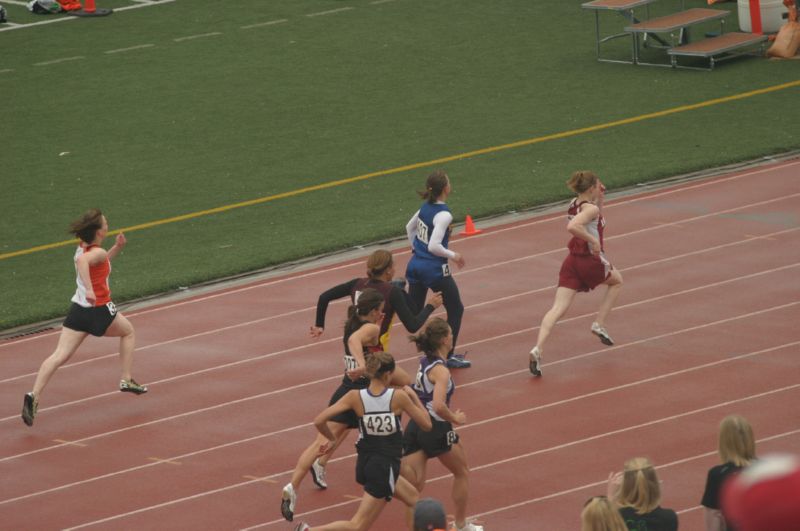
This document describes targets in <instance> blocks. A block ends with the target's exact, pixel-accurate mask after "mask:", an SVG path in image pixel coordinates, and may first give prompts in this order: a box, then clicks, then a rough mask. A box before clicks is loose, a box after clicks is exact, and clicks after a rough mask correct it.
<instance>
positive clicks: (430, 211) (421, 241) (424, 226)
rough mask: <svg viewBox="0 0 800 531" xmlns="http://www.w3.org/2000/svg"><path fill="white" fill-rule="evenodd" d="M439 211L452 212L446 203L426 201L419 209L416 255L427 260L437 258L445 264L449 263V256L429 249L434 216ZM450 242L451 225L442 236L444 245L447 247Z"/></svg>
mask: <svg viewBox="0 0 800 531" xmlns="http://www.w3.org/2000/svg"><path fill="white" fill-rule="evenodd" d="M439 212H450V209H449V208H447V205H446V204H445V203H434V204H430V203H428V202H425V203H423V204H422V206H421V207H420V209H419V215H418V216H417V217H418V218H419V219H418V220H417V235H416V236H415V237H414V255H415V256H418V257H419V258H425V259H426V260H435V261H437V262H441V263H443V264H445V263H447V258H444V257H441V256H436V255H435V254H432V253H431V252H430V251H429V250H428V242H429V241H430V237H431V235H432V234H433V218H434V217H436V214H438V213H439ZM449 243H450V227H448V228H447V231H446V232H445V234H444V238H442V245H443V246H444V248H445V249H447V248H448V244H449Z"/></svg>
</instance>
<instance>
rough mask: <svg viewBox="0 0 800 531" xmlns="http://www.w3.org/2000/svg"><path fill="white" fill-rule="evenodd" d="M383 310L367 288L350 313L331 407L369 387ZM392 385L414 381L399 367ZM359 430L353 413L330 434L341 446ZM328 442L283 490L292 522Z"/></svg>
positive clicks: (284, 509)
mask: <svg viewBox="0 0 800 531" xmlns="http://www.w3.org/2000/svg"><path fill="white" fill-rule="evenodd" d="M383 308H384V302H383V295H381V293H380V292H378V291H376V290H374V289H369V288H367V289H365V290H364V291H363V292H362V293H361V296H360V297H359V298H358V304H356V305H354V306H350V308H349V309H348V319H347V322H346V323H345V326H344V366H345V374H344V378H343V379H342V383H341V384H340V385H339V387H338V388H337V389H336V391H334V393H333V396H332V397H331V399H330V402H329V405H330V404H334V403H335V402H336V401H337V400H339V399H340V398H341V397H342V396H344V395H345V394H347V392H348V391H351V390H353V389H365V388H366V387H367V386H368V385H369V378H368V377H367V376H366V373H365V370H366V360H367V359H369V357H371V353H373V352H377V351H381V350H382V349H381V345H380V342H379V341H378V334H379V331H380V328H379V326H378V324H377V323H379V322H381V320H382V319H383ZM391 383H392V385H396V386H404V385H408V384H409V383H411V378H410V377H409V375H408V373H407V372H406V371H404V370H403V369H402V368H399V367H398V368H397V370H395V371H393V372H392V382H391ZM357 427H358V419H357V417H356V416H355V414H354V413H353V412H352V411H351V412H345V413H342V414H341V415H339V416H337V417H336V418H334V419H331V425H330V430H331V431H332V432H333V433H334V435H335V437H336V439H337V441H338V442H337V446H338V444H341V442H342V441H343V440H344V438H345V437H347V434H348V433H349V431H350V430H352V429H355V428H357ZM325 442H326V439H325V438H324V437H322V436H318V437H317V438H316V439H315V441H314V442H313V443H311V444H310V445H309V446H308V448H306V449H305V451H304V452H303V453H302V454H301V455H300V457H299V458H298V460H297V465H296V466H295V469H294V472H293V473H292V480H291V481H290V482H289V483H287V484H286V486H285V487H284V488H283V495H282V500H281V514H282V515H283V517H284V518H286V519H287V520H289V521H290V522H291V521H292V519H293V518H294V508H295V504H296V503H297V492H296V491H297V489H298V488H299V487H300V483H301V482H302V481H303V478H304V477H305V475H306V473H308V472H309V470H311V468H312V465H313V463H314V460H315V459H316V457H317V456H318V455H319V447H320V445H322V444H324V443H325ZM331 451H333V449H332V450H331Z"/></svg>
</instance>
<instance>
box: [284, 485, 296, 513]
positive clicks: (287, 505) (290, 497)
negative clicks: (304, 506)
mask: <svg viewBox="0 0 800 531" xmlns="http://www.w3.org/2000/svg"><path fill="white" fill-rule="evenodd" d="M295 504H297V493H295V491H294V487H293V486H292V484H291V483H287V484H286V486H285V487H283V496H282V498H281V514H282V515H283V517H284V518H286V519H287V520H288V521H290V522H291V521H292V520H293V519H294V506H295Z"/></svg>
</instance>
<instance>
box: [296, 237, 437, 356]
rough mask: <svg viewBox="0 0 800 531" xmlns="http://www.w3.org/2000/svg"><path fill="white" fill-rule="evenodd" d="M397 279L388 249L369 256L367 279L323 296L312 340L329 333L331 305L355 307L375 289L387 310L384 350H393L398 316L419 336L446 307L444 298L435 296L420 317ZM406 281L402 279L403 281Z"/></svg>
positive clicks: (383, 322) (382, 327)
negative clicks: (338, 302)
mask: <svg viewBox="0 0 800 531" xmlns="http://www.w3.org/2000/svg"><path fill="white" fill-rule="evenodd" d="M393 277H394V258H393V257H392V253H390V252H389V251H386V250H384V249H378V250H377V251H375V252H373V253H372V254H371V255H369V258H368V259H367V277H366V278H354V279H353V280H350V281H348V282H345V283H344V284H339V285H338V286H334V287H332V288H331V289H329V290H327V291H325V292H323V293H322V294H321V295H320V296H319V300H318V301H317V318H316V322H315V323H314V326H312V327H311V336H312V337H314V338H317V337H319V336H321V335H322V332H323V331H324V329H325V312H326V311H327V310H328V304H330V302H331V301H333V300H336V299H342V298H344V297H350V300H351V301H353V304H355V303H356V300H357V299H358V294H359V293H361V292H362V291H364V290H365V289H366V288H373V289H376V290H378V291H379V292H381V294H382V295H383V299H384V302H385V306H384V309H383V312H384V314H385V315H384V318H383V321H381V323H380V325H381V331H380V335H381V345H382V346H383V349H384V350H387V349H388V348H389V329H390V327H391V326H392V321H393V320H394V316H395V314H397V316H398V317H399V318H400V322H402V323H403V326H405V328H406V330H408V331H409V332H411V333H414V332H416V331H417V330H419V329H420V328H422V325H423V324H425V321H426V320H427V319H428V317H429V316H430V315H431V313H432V312H433V310H435V309H436V308H438V307H439V306H441V305H442V294H441V293H433V295H432V296H431V297H430V299H428V302H427V304H426V305H425V307H424V308H423V309H422V311H420V312H419V313H418V314H417V315H414V312H412V311H411V309H410V307H409V304H408V299H407V297H408V294H407V293H406V292H405V291H403V289H402V288H401V287H399V286H398V285H397V284H396V283H395V282H396V281H395V282H392V278H393ZM400 280H402V279H400Z"/></svg>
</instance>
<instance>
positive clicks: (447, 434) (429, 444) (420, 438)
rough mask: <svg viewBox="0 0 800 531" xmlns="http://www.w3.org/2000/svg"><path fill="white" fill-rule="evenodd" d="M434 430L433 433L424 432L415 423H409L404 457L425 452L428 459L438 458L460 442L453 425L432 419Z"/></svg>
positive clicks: (405, 433)
mask: <svg viewBox="0 0 800 531" xmlns="http://www.w3.org/2000/svg"><path fill="white" fill-rule="evenodd" d="M431 421H432V422H433V428H431V431H422V430H421V429H419V426H417V423H416V422H414V419H411V420H409V421H408V426H406V429H405V431H403V455H411V454H413V453H416V452H419V451H420V450H422V451H424V452H425V455H426V456H428V457H436V456H437V455H442V454H444V453H447V452H449V451H450V448H451V447H452V446H453V445H454V444H456V443H457V442H458V433H456V431H455V430H454V429H453V425H452V424H451V423H449V422H446V421H443V420H436V419H434V418H431Z"/></svg>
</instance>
